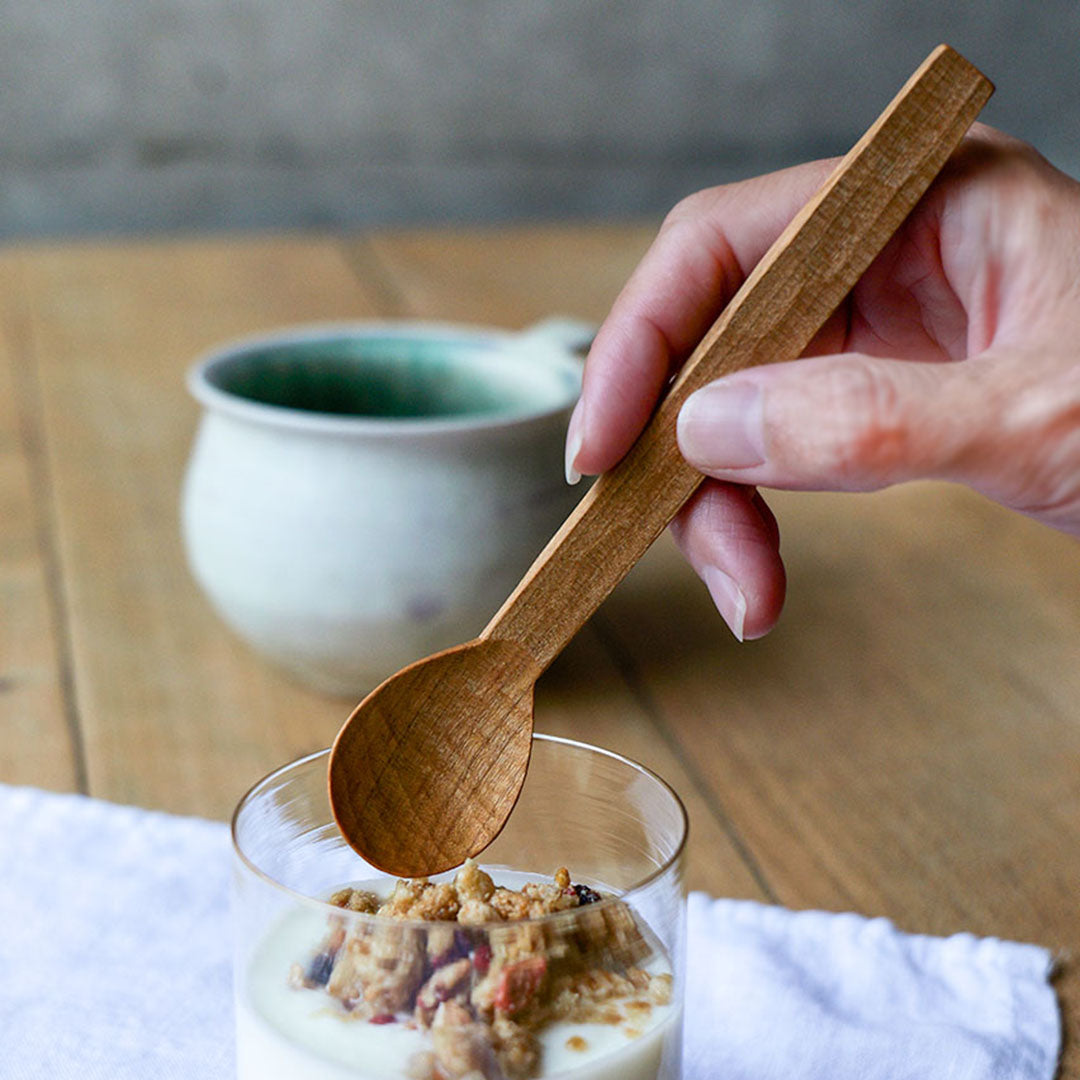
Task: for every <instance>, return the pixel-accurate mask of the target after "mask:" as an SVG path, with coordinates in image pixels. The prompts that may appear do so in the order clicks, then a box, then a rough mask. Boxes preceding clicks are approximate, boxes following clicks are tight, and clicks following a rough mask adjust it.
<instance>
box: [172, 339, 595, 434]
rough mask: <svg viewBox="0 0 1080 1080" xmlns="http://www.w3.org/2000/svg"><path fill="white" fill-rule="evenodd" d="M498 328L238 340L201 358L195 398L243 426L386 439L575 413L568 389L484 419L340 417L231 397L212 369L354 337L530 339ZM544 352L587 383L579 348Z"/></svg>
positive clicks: (481, 343)
mask: <svg viewBox="0 0 1080 1080" xmlns="http://www.w3.org/2000/svg"><path fill="white" fill-rule="evenodd" d="M524 336H525V334H524V333H514V331H512V330H503V329H500V328H498V327H485V326H473V325H470V324H467V323H446V322H435V321H425V320H416V321H413V322H409V321H405V322H385V321H378V320H372V321H370V322H364V321H359V322H340V323H333V322H329V323H313V324H310V325H307V326H300V327H295V328H292V329H283V330H279V331H271V332H269V333H261V334H253V335H250V336H247V337H241V338H236V339H233V340H231V341H227V342H225V343H224V344H221V345H218V346H216V347H214V348H213V349H211V350H209V351H208V352H205V353H203V354H202V356H200V357H199V358H198V359H197V360H196V361H195V363H194V364H192V365H191V366H190V367H189V368H188V371H187V380H186V381H187V388H188V393H189V394H191V396H192V397H193V398H194V399H195V400H196V402H198V404H199V405H201V406H202V407H203V408H204V409H208V410H212V411H214V412H219V413H224V414H225V415H228V416H233V417H236V418H238V419H241V420H247V421H250V422H254V423H260V424H263V425H267V426H270V427H275V428H283V427H284V428H291V429H294V430H300V431H310V432H322V433H324V434H331V435H358V436H359V435H363V436H372V435H376V436H378V435H381V436H394V435H400V434H402V433H403V432H408V434H410V435H420V436H423V435H445V434H448V433H454V432H462V431H466V432H471V431H476V430H480V429H489V428H490V429H499V428H506V427H515V426H518V425H521V424H528V423H535V422H537V421H541V420H546V419H547V418H549V417H552V416H558V415H559V414H560V413H563V412H567V411H568V410H569V409H571V408H572V407H573V405H574V402H575V401H576V400H577V397H578V393H579V390H580V386H579V389H578V390H574V391H572V392H571V391H568V392H567V394H566V395H565V400H564V401H562V402H561V403H560V404H558V405H552V406H547V407H545V408H538V409H529V410H524V411H521V412H516V413H490V414H486V413H477V414H468V415H462V416H440V417H386V416H347V417H346V416H340V415H338V414H334V413H319V412H312V411H310V410H307V409H294V408H291V407H290V406H288V405H272V404H270V403H268V402H265V401H254V400H251V399H248V398H244V397H240V396H239V395H237V394H231V393H229V392H228V391H226V390H222V389H221V388H220V387H218V386H215V385H214V383H212V382H211V381H210V377H209V373H210V372H211V370H213V369H216V368H219V367H221V366H223V365H225V364H228V363H230V362H231V361H234V360H237V359H242V358H243V357H244V356H245V354H247V353H250V352H254V351H257V350H259V349H270V348H274V347H277V346H285V347H289V346H295V345H305V344H314V343H317V342H319V341H324V340H332V339H334V338H341V337H350V338H355V339H357V340H362V339H364V338H371V337H384V338H385V337H394V338H402V339H405V340H408V339H410V338H414V339H422V340H428V339H431V338H435V337H442V338H445V339H447V340H453V341H454V342H455V343H458V344H465V345H468V344H470V343H472V344H474V345H476V346H477V347H481V348H488V347H494V346H496V345H499V344H504V343H506V342H513V341H514V340H515V339H517V338H521V337H524ZM530 348H531V349H536V351H537V354H542V355H543V356H544V357H545V359H547V360H550V361H551V363H552V365H553V366H558V367H561V368H564V369H565V371H566V373H567V374H570V375H576V376H577V377H578V379H579V380H580V376H581V371H582V361H581V360H580V359H579V358H578V357H577V356H576V355H575V353H574V352H573V350H572V349H570V348H569V347H566V346H564V345H562V344H561V343H559V342H558V341H550V342H547V341H543V340H535V341H534V342H533V343H532V344H530Z"/></svg>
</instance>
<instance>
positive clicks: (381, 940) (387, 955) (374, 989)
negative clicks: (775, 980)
mask: <svg viewBox="0 0 1080 1080" xmlns="http://www.w3.org/2000/svg"><path fill="white" fill-rule="evenodd" d="M602 899H605V898H604V897H602V896H601V895H600V894H599V893H598V892H596V891H595V890H594V889H592V888H590V887H588V886H586V885H581V884H574V883H572V881H571V878H570V874H569V871H568V870H567V869H566V868H565V867H560V868H559V869H558V870H557V871H556V872H555V874H554V875H553V877H552V879H551V880H550V881H548V882H529V883H527V884H525V885H523V886H521V887H520V888H516V889H512V888H505V887H501V886H498V885H496V883H495V882H494V880H493V879H492V878H491V876H490V875H489V874H487V873H486V872H485V871H484V870H482V869H481V868H480V867H479V866H477V865H476V864H475V863H474V862H472V861H471V860H469V861H468V862H466V863H465V865H464V866H462V867H461V869H460V870H459V871H458V872H457V875H456V876H455V878H454V879H453V881H442V882H431V881H427V880H414V881H398V882H397V883H396V884H395V885H394V887H393V889H392V890H391V892H390V893H389V895H387V896H385V897H379V896H378V895H377V894H376V893H374V892H372V891H370V890H368V889H362V888H351V887H347V888H342V889H339V890H338V891H337V892H335V893H334V894H333V895H332V896H331V897H330V903H332V904H333V905H335V906H336V907H339V908H341V909H342V911H343V912H361V913H364V914H369V915H376V916H380V917H381V918H380V919H378V920H370V921H364V920H355V919H348V918H347V917H343V916H331V917H330V920H329V926H328V928H327V932H326V935H325V937H324V938H323V940H322V941H321V942H319V944H318V946H317V948H316V949H315V950H314V952H313V953H312V955H310V956H307V957H303V958H299V959H298V962H297V963H295V964H294V965H293V966H292V968H291V970H290V973H289V983H290V985H292V986H294V987H303V988H305V989H307V990H314V991H318V992H320V993H321V994H324V995H325V996H326V999H327V1005H328V1006H329V1007H330V1008H332V1009H333V1010H334V1011H336V1012H337V1013H338V1014H339V1016H340V1017H341V1019H342V1020H343V1021H345V1022H348V1023H369V1024H377V1025H383V1024H401V1025H404V1026H406V1027H410V1028H412V1029H414V1030H417V1031H420V1032H427V1035H428V1037H429V1038H430V1043H429V1046H430V1049H426V1050H424V1051H423V1052H421V1053H417V1054H415V1055H414V1056H413V1058H412V1060H411V1061H410V1063H409V1066H408V1071H407V1073H406V1075H407V1076H408V1077H410V1078H412V1080H459V1078H460V1080H465V1078H468V1080H531V1078H533V1077H538V1076H540V1075H541V1072H542V1068H543V1061H542V1056H543V1055H542V1046H541V1042H540V1040H539V1039H538V1033H539V1032H541V1031H542V1030H543V1029H544V1028H545V1027H547V1026H548V1025H550V1024H552V1023H556V1022H559V1021H565V1022H569V1023H578V1024H582V1023H588V1024H602V1025H612V1026H616V1027H618V1028H619V1029H620V1030H621V1031H622V1032H623V1034H624V1035H625V1036H626V1037H627V1038H631V1037H634V1036H637V1035H639V1034H640V1033H641V1031H642V1030H643V1029H644V1028H645V1027H647V1026H648V1025H649V1023H650V1018H651V1017H652V1015H653V1013H654V1011H655V1008H656V1007H658V1006H665V1005H667V1004H669V1003H670V1001H671V982H672V980H671V976H670V975H669V974H666V973H657V972H654V971H649V970H647V969H646V966H645V965H646V963H647V961H648V960H649V959H650V958H652V957H654V955H655V953H656V949H655V948H654V947H653V946H651V945H650V944H649V942H648V941H647V939H646V936H645V934H644V933H643V930H642V927H641V924H640V923H639V921H638V919H637V918H636V916H635V915H634V913H633V912H632V910H631V909H630V908H629V907H628V906H626V905H625V904H623V903H621V902H618V901H612V902H609V903H604V904H599V905H598V906H597V907H595V908H593V907H592V905H594V904H597V903H598V901H600V900H602ZM578 909H585V910H578ZM559 913H572V914H567V916H566V917H565V918H562V919H553V920H544V921H542V922H537V921H534V920H537V919H539V918H540V917H542V916H547V915H558V914H559ZM417 922H423V923H427V924H433V925H425V926H418V925H415V924H416V923H417ZM565 1045H566V1048H567V1049H571V1050H574V1051H577V1052H579V1053H583V1052H584V1051H586V1050H587V1049H588V1047H589V1042H588V1041H587V1040H586V1039H584V1038H582V1037H581V1036H580V1035H574V1036H572V1037H571V1038H569V1039H568V1040H567V1041H566V1044H565Z"/></svg>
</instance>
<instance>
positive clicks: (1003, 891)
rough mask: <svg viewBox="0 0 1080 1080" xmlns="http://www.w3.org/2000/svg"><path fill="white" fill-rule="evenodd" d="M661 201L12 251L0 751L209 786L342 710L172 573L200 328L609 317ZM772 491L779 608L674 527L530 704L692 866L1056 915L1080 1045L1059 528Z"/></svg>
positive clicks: (230, 799) (68, 769) (1012, 914)
mask: <svg viewBox="0 0 1080 1080" xmlns="http://www.w3.org/2000/svg"><path fill="white" fill-rule="evenodd" d="M653 232H654V228H653V226H651V225H642V226H586V225H580V226H579V225H560V226H546V227H539V226H537V227H518V228H489V229H458V230H453V229H443V230H434V229H427V230H416V231H385V232H380V233H374V234H371V235H365V236H355V237H344V238H343V237H334V236H310V235H297V236H270V237H249V236H238V237H213V238H203V239H188V240H163V241H155V242H145V243H135V242H130V243H76V244H68V243H64V244H54V245H36V246H32V247H24V248H9V249H7V250H6V251H3V252H0V612H2V617H0V780H2V781H4V782H8V783H25V784H35V785H40V786H43V787H47V788H52V789H55V790H77V791H84V792H87V793H89V794H93V795H96V796H100V797H102V798H106V799H112V800H116V801H120V802H126V803H134V804H137V805H141V806H146V807H155V808H162V809H166V810H170V811H174V812H179V813H189V814H199V815H204V816H210V817H219V818H223V817H226V816H227V815H228V814H229V813H230V811H231V809H232V807H233V805H234V804H235V802H236V800H237V798H238V797H239V796H240V794H241V793H242V792H243V790H244V789H245V788H246V787H247V786H248V785H249V784H250V783H251V782H253V781H254V780H256V779H257V778H258V777H260V776H261V775H263V774H264V773H265V772H267V771H269V770H270V769H272V768H274V767H276V766H277V765H280V764H282V763H283V762H284V761H286V760H288V759H290V758H293V757H296V756H297V755H299V754H302V753H305V752H307V751H309V750H313V749H316V748H318V747H321V746H325V745H327V744H328V742H329V740H330V739H331V737H332V736H333V734H334V732H335V731H336V729H337V727H338V726H339V724H340V723H341V721H342V720H343V719H344V717H345V716H346V715H347V713H348V711H349V707H350V703H349V702H348V701H343V700H340V699H331V698H325V697H320V696H318V695H316V694H314V693H311V692H309V691H307V690H304V689H302V688H300V687H297V686H295V685H294V684H292V683H290V682H289V681H287V680H286V679H285V678H284V677H282V676H280V675H279V674H278V673H277V672H276V671H274V670H273V669H271V668H270V667H268V666H267V665H266V664H265V663H264V662H263V661H261V660H260V659H259V658H257V657H256V656H255V655H254V654H253V653H251V652H250V651H249V650H248V649H247V648H246V647H245V646H244V645H243V644H242V643H240V642H239V641H237V640H236V639H235V638H234V637H233V636H232V635H231V634H230V633H229V631H227V630H226V629H225V628H224V627H223V626H222V624H221V623H220V622H219V621H218V620H217V618H216V616H215V615H214V614H213V612H212V611H211V610H210V608H209V606H208V604H207V602H206V601H205V600H204V598H203V597H202V596H201V594H200V593H199V592H198V591H197V589H196V587H195V586H194V584H193V583H192V581H191V578H190V576H189V575H188V572H187V569H186V567H185V564H184V559H183V554H182V549H181V542H180V534H179V495H180V485H181V481H182V476H183V470H184V465H185V462H186V459H187V454H188V451H189V448H190V444H191V439H192V436H193V434H194V430H195V424H196V420H197V410H196V407H195V405H194V404H193V403H192V402H191V401H190V400H189V398H188V397H187V395H186V392H185V390H184V385H183V376H184V372H185V370H186V368H187V367H188V365H189V364H190V363H191V362H192V361H193V359H194V358H195V357H196V355H197V354H199V353H200V352H201V351H203V350H205V349H207V348H210V347H212V346H214V345H216V344H218V343H220V342H221V341H223V340H225V339H228V338H230V337H235V336H240V335H244V334H248V333H253V332H258V331H262V330H266V329H271V328H274V327H278V326H282V325H286V324H290V323H295V322H307V321H326V320H341V319H350V318H370V317H399V316H400V317H410V318H413V317H422V318H431V319H443V320H452V321H461V322H479V323H492V324H496V325H500V326H508V327H520V326H524V325H527V324H528V323H530V322H532V321H535V320H538V319H541V318H544V317H547V316H549V315H552V314H564V315H571V316H577V317H583V318H587V319H599V318H601V317H602V316H603V314H604V312H605V311H606V309H607V307H608V306H609V305H610V303H611V301H612V299H613V298H614V296H615V295H616V293H617V291H618V289H619V287H620V286H621V284H622V283H623V281H625V279H626V277H627V275H628V274H629V272H630V270H631V269H632V268H633V266H634V265H635V263H636V262H637V260H638V258H639V257H640V255H641V254H642V253H643V251H644V249H645V247H646V246H647V244H648V242H649V240H650V239H651V236H652V234H653ZM769 498H770V502H771V503H772V505H773V506H774V509H775V510H776V513H777V516H778V518H779V520H780V524H781V529H782V532H783V553H784V556H785V560H786V563H787V567H788V571H789V596H788V603H787V607H786V610H785V613H784V615H783V618H782V620H781V623H780V625H779V626H778V628H777V629H776V630H775V631H774V632H773V633H772V634H771V635H769V637H768V638H766V639H764V640H762V641H759V642H752V643H747V644H742V645H740V644H738V643H737V642H735V641H734V640H733V639H732V638H731V636H730V634H729V633H728V631H727V630H726V628H725V627H724V625H723V623H722V622H721V621H720V619H719V617H718V616H717V615H716V614H715V612H714V611H713V609H712V606H711V604H710V602H709V599H708V595H707V593H706V592H705V589H704V587H703V586H701V585H700V583H699V582H698V581H697V579H696V578H695V577H694V576H693V575H692V574H691V573H690V571H689V570H688V569H687V568H686V567H685V566H684V565H683V563H682V562H681V560H680V559H679V558H678V556H677V554H676V552H675V550H674V548H673V546H672V545H671V543H670V542H669V541H668V540H667V539H666V538H664V539H663V540H661V541H660V542H659V543H658V544H657V546H656V547H655V548H654V549H653V550H652V551H651V552H650V553H649V555H648V556H646V558H645V560H643V562H642V563H641V564H640V565H639V566H638V567H637V568H636V569H635V570H634V571H633V572H632V573H631V575H630V577H629V578H628V579H627V580H626V581H625V582H624V583H623V584H622V585H620V586H619V588H618V589H616V591H615V593H614V594H613V595H612V597H611V598H610V599H609V600H608V601H607V602H606V603H605V604H604V605H603V607H602V608H601V609H600V611H599V613H598V614H597V615H596V616H595V617H594V619H593V620H592V621H591V622H590V623H589V624H588V625H587V626H586V628H585V630H584V631H582V633H581V634H580V635H579V636H578V638H577V639H575V641H574V642H573V643H572V644H571V646H570V647H569V649H568V650H567V651H566V652H565V653H564V654H563V656H561V657H560V658H559V660H558V661H556V663H555V665H554V666H553V667H552V668H551V669H550V670H549V671H548V672H547V673H546V674H545V676H544V677H543V679H542V680H541V683H540V686H539V688H538V695H537V705H536V715H537V726H538V727H539V728H540V729H541V730H546V731H552V732H557V733H560V734H568V735H573V736H574V737H577V738H582V739H585V740H588V741H593V742H598V743H601V744H603V745H607V746H610V747H612V748H614V749H617V750H620V751H623V752H625V753H627V754H629V755H631V756H633V757H636V758H638V759H640V760H643V761H644V762H645V763H647V764H649V765H651V766H652V767H654V768H656V769H657V770H658V771H659V772H660V773H662V774H663V775H664V776H665V777H666V778H667V779H669V780H670V781H671V782H672V783H673V784H674V786H675V787H676V788H677V789H678V790H679V792H680V793H681V794H682V795H683V797H684V799H685V801H686V802H687V805H688V807H689V810H690V815H691V822H692V839H691V846H690V853H689V880H690V884H691V886H692V887H696V888H704V889H707V890H708V891H710V892H712V893H714V894H717V895H727V896H734V897H748V898H754V899H760V900H767V901H772V902H776V903H781V904H785V905H788V906H791V907H797V908H798V907H822V908H828V909H835V910H856V911H859V912H862V913H864V914H868V915H885V916H887V917H889V918H891V919H893V920H894V921H895V922H896V923H897V924H898V925H899V926H900V927H902V928H903V929H905V930H909V931H916V932H925V933H934V934H947V933H952V932H957V931H964V930H969V931H973V932H975V933H978V934H991V935H997V936H1001V937H1007V938H1013V939H1017V940H1027V941H1034V942H1038V943H1040V944H1043V945H1046V946H1049V947H1051V948H1053V949H1055V950H1056V951H1057V952H1058V953H1059V955H1061V957H1062V970H1061V973H1060V975H1059V977H1058V980H1057V985H1058V989H1059V992H1060V994H1061V998H1062V1003H1063V1015H1064V1019H1065V1026H1066V1031H1067V1035H1068V1038H1067V1045H1066V1053H1065V1060H1064V1063H1063V1067H1062V1074H1061V1075H1062V1076H1064V1077H1070V1076H1076V1075H1080V1051H1078V1050H1077V1046H1076V1036H1075V1033H1076V1031H1077V1029H1078V1022H1080V979H1078V977H1077V975H1076V971H1075V968H1074V966H1073V965H1072V963H1071V962H1070V955H1071V954H1075V953H1076V952H1077V951H1078V950H1080V546H1078V545H1077V544H1076V542H1075V541H1074V540H1072V539H1070V538H1068V537H1065V536H1062V535H1059V534H1057V533H1054V532H1052V531H1051V530H1049V529H1047V528H1045V527H1043V526H1040V525H1037V524H1035V523H1034V522H1031V521H1028V520H1027V519H1025V518H1022V517H1020V516H1019V515H1015V514H1010V513H1008V512H1006V511H1004V510H1001V509H1000V508H997V507H994V506H993V505H991V504H989V503H987V502H986V501H984V500H982V499H980V498H979V497H977V496H975V495H973V494H971V493H970V492H967V491H965V490H963V489H960V488H956V487H950V486H946V485H936V484H935V485H931V484H917V485H908V486H904V487H900V488H896V489H893V490H890V491H886V492H881V493H878V494H875V495H860V496H843V495H812V494H786V493H772V494H770V496H769Z"/></svg>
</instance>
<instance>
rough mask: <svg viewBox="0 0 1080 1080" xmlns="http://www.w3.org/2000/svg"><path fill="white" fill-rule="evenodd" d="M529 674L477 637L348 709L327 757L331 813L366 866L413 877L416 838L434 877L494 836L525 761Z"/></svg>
mask: <svg viewBox="0 0 1080 1080" xmlns="http://www.w3.org/2000/svg"><path fill="white" fill-rule="evenodd" d="M534 667H535V665H534V664H533V662H532V659H531V658H530V657H529V655H528V654H527V653H525V652H524V650H522V649H520V648H518V647H517V646H515V645H514V644H513V643H512V642H508V641H499V640H492V639H488V640H480V639H475V640H473V641H469V642H466V643H465V644H464V645H458V646H455V647H454V648H452V649H446V650H445V651H443V652H440V653H435V654H434V655H433V656H429V657H427V658H426V659H424V660H418V661H417V662H416V663H414V664H411V665H409V666H408V667H407V668H404V669H403V670H402V671H400V672H399V673H398V674H397V675H395V676H394V677H393V678H391V679H388V680H386V682H384V683H382V684H381V685H380V686H378V687H376V688H375V689H374V690H373V691H372V692H371V693H370V694H369V695H368V696H367V697H366V698H365V699H364V700H363V701H362V702H361V703H360V704H359V705H358V706H357V708H356V710H355V712H354V713H353V718H359V719H358V722H356V723H354V722H352V719H350V721H349V722H347V723H346V724H345V726H344V727H343V728H342V729H341V731H340V732H339V734H338V737H337V739H336V741H335V742H334V746H333V750H332V752H331V755H330V766H329V776H330V790H331V791H332V792H335V793H336V795H335V797H334V799H333V801H332V803H331V805H332V809H333V813H334V817H335V819H336V821H337V823H338V827H339V828H340V829H341V832H342V835H344V836H346V837H348V838H349V842H350V843H351V844H352V846H353V847H355V848H357V850H359V851H361V852H362V853H364V855H365V857H366V858H367V859H368V861H369V862H371V863H372V864H374V865H375V866H377V867H378V868H379V869H380V870H384V871H386V872H387V873H391V874H396V875H398V876H399V877H409V876H414V875H415V874H416V872H417V863H416V856H415V837H417V836H422V837H424V839H425V857H424V872H425V873H426V874H435V873H439V872H441V871H443V870H449V869H450V868H451V867H454V866H457V865H459V864H460V863H461V862H462V861H463V860H464V858H465V857H467V856H470V855H475V854H477V853H478V852H480V851H481V850H482V849H483V848H485V847H486V846H487V845H488V844H489V843H490V842H491V841H492V840H493V839H494V838H495V836H496V835H497V834H498V832H499V830H500V829H501V828H502V826H503V823H504V822H505V821H506V819H507V818H508V817H509V816H510V811H511V810H512V809H513V807H514V803H516V802H517V799H518V795H519V794H520V792H521V787H522V784H523V783H524V780H525V772H526V768H527V767H528V763H529V753H530V749H531V747H532V726H533V685H534V682H535V679H536V676H537V674H539V673H538V672H535V671H534ZM478 766H479V767H478ZM451 788H452V794H451V796H450V797H451V799H452V802H453V807H454V811H453V813H452V814H448V813H447V795H448V791H449V790H450V789H451Z"/></svg>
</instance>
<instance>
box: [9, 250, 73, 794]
mask: <svg viewBox="0 0 1080 1080" xmlns="http://www.w3.org/2000/svg"><path fill="white" fill-rule="evenodd" d="M22 296H23V288H22V277H21V274H20V260H19V257H18V255H17V254H16V253H14V252H5V253H3V254H2V255H0V732H2V733H3V738H2V739H0V781H3V782H4V783H9V784H33V785H35V786H38V787H46V788H52V789H54V790H58V791H71V790H78V788H79V786H80V762H79V761H78V758H77V751H76V742H77V739H76V737H75V728H74V723H75V717H74V716H73V715H71V714H69V713H68V712H67V710H66V708H65V699H64V681H65V680H64V675H63V664H62V661H61V655H62V653H61V647H60V639H59V636H58V626H57V617H58V613H59V612H60V610H61V598H60V596H59V593H58V589H59V583H58V582H57V581H56V578H55V573H54V571H55V567H53V566H52V565H51V560H50V542H51V541H50V535H49V532H50V526H51V522H50V520H49V517H48V514H49V503H48V497H49V487H48V477H47V475H46V474H45V471H44V460H43V457H42V454H41V444H40V434H41V432H40V417H39V415H38V399H37V383H36V378H37V375H36V371H35V357H34V356H33V355H32V353H31V352H30V350H29V349H28V348H27V342H26V340H25V336H24V333H23V330H24V327H23V323H22V319H21V309H20V300H21V298H22ZM69 721H70V722H69Z"/></svg>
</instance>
